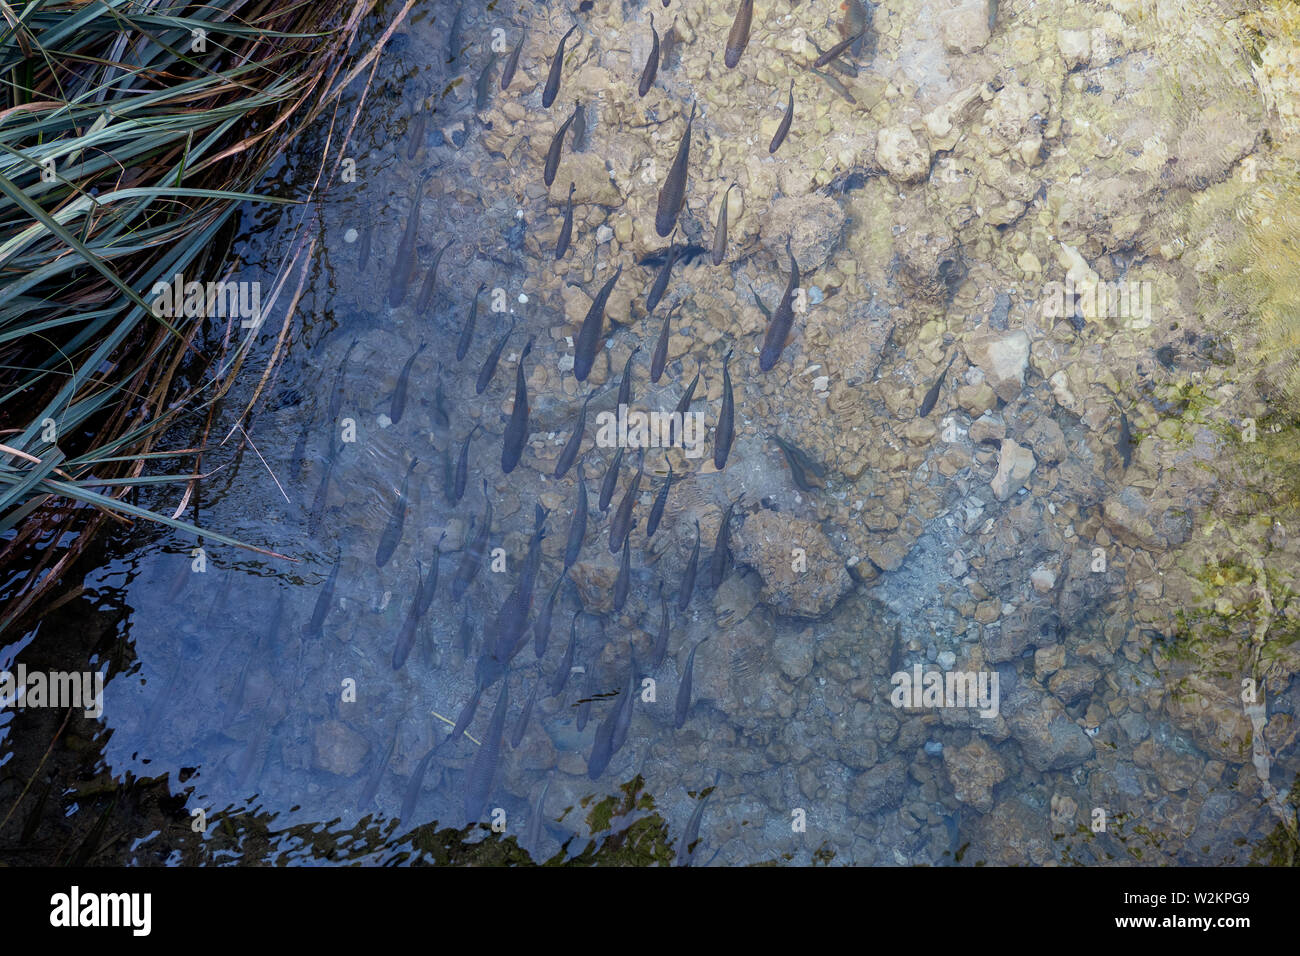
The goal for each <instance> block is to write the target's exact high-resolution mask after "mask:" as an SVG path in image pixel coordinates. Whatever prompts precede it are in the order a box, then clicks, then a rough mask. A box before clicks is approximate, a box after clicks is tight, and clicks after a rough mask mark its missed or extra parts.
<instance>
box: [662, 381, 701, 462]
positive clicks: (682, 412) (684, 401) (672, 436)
mask: <svg viewBox="0 0 1300 956" xmlns="http://www.w3.org/2000/svg"><path fill="white" fill-rule="evenodd" d="M699 384H700V373H699V372H696V373H695V377H694V378H693V379H691V384H690V385H688V386H687V387H686V391H684V392H683V393H682V398H681V401H679V402H678V403H677V407H676V408H675V409H673V417H672V418H670V419H669V420H668V444H670V445H671V444H673V443H674V442H675V441H676V440H677V423H678V422H679V421H683V422H684V421H685V420H686V413H687V412H688V411H690V408H691V400H692V399H694V398H695V386H696V385H699Z"/></svg>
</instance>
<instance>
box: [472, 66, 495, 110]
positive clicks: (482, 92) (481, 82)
mask: <svg viewBox="0 0 1300 956" xmlns="http://www.w3.org/2000/svg"><path fill="white" fill-rule="evenodd" d="M496 65H497V54H496V52H495V51H494V52H493V53H492V55H491V56H490V57H488V61H487V64H486V65H485V66H484V67H483V72H482V73H480V74H479V75H478V82H477V83H475V84H474V112H476V113H482V112H483V110H484V109H485V108H486V107H487V104H488V97H489V96H490V95H491V92H490V91H491V83H492V67H494V66H496Z"/></svg>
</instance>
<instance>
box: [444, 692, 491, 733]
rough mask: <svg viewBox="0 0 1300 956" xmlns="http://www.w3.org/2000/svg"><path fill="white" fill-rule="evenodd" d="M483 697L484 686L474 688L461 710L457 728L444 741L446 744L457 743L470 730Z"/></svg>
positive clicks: (457, 719) (453, 728) (452, 729)
mask: <svg viewBox="0 0 1300 956" xmlns="http://www.w3.org/2000/svg"><path fill="white" fill-rule="evenodd" d="M482 696H483V685H482V684H479V685H477V686H476V687H475V688H474V693H473V694H471V695H470V698H469V700H468V701H466V702H465V706H464V707H462V708H461V710H460V715H459V716H458V717H457V718H456V726H454V727H452V728H451V734H450V736H448V737H447V739H446V740H444V741H443V743H444V744H451V743H455V742H456V741H457V740H459V739H460V735H461V734H463V733H464V732H465V731H467V730H468V729H469V725H470V722H471V721H472V720H473V719H474V712H475V711H477V710H478V702H479V698H480V697H482Z"/></svg>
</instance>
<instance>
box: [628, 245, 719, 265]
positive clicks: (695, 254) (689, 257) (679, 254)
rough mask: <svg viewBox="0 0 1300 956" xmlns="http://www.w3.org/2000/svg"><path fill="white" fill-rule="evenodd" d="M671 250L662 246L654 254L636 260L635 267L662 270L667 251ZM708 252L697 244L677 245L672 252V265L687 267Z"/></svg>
mask: <svg viewBox="0 0 1300 956" xmlns="http://www.w3.org/2000/svg"><path fill="white" fill-rule="evenodd" d="M671 248H672V247H671V246H664V247H663V248H662V249H658V250H656V251H655V252H649V253H646V254H645V255H644V256H642V257H641V258H640V259H638V260H637V265H639V266H645V267H646V268H647V269H659V268H662V267H663V264H664V263H665V262H667V261H668V251H669V249H671ZM708 251H709V250H708V249H707V248H706V247H705V246H703V245H701V244H700V243H698V242H687V243H685V244H679V245H678V247H677V249H675V250H674V251H673V257H674V264H675V263H677V262H680V263H681V264H682V265H684V266H689V265H690V264H691V263H692V262H694V261H695V260H696V259H698V258H699V257H700V256H702V255H704V254H705V253H707V252H708Z"/></svg>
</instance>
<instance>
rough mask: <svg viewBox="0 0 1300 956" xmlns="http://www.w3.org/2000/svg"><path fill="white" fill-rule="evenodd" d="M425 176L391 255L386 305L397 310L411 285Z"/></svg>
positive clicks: (418, 186)
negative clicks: (391, 261) (391, 265)
mask: <svg viewBox="0 0 1300 956" xmlns="http://www.w3.org/2000/svg"><path fill="white" fill-rule="evenodd" d="M427 179H428V176H427V174H426V175H424V176H421V177H420V181H419V183H418V184H417V185H416V187H415V196H414V198H412V200H411V211H410V212H409V213H407V216H406V228H405V229H404V230H403V231H402V238H401V239H400V240H399V241H398V243H397V252H396V253H395V254H394V255H393V271H392V273H390V275H389V278H388V304H389V306H390V307H392V308H394V309H395V308H397V307H398V306H399V305H401V304H402V300H403V299H405V298H406V289H407V286H409V285H410V284H411V273H412V272H413V271H415V238H416V235H417V234H418V233H419V231H420V204H421V203H422V202H423V201H424V184H425V182H426V180H427Z"/></svg>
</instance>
